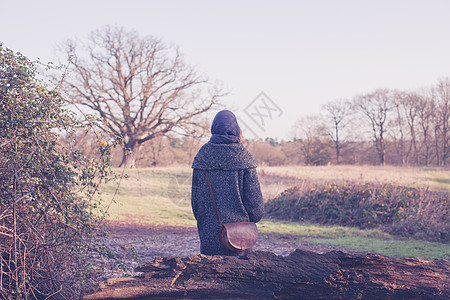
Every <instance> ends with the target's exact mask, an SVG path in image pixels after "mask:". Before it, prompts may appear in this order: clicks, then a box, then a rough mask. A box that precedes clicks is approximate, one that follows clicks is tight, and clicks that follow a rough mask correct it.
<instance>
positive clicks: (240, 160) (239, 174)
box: [191, 142, 264, 255]
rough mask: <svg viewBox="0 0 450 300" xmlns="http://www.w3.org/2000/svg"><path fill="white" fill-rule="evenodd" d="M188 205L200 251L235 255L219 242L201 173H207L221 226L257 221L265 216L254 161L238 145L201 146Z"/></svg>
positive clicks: (206, 186) (196, 158) (210, 202)
mask: <svg viewBox="0 0 450 300" xmlns="http://www.w3.org/2000/svg"><path fill="white" fill-rule="evenodd" d="M192 168H193V169H194V170H193V176H192V194H191V204H192V211H193V213H194V216H195V219H196V220H197V229H198V234H199V237H200V252H201V253H202V254H206V255H235V253H233V252H230V251H227V250H226V249H225V248H224V247H223V246H222V245H221V244H220V242H219V224H218V221H217V217H216V214H215V211H214V207H213V203H212V200H211V196H210V192H209V187H208V183H207V181H206V176H205V173H204V170H208V174H209V178H210V182H211V186H212V189H213V193H214V198H215V200H216V204H217V210H218V211H219V215H220V218H221V221H222V222H223V223H231V222H244V221H251V222H258V221H259V220H261V218H262V216H263V214H264V204H263V198H262V194H261V189H260V185H259V181H258V176H257V174H256V162H255V160H254V158H253V156H252V155H251V154H250V152H248V150H247V149H245V148H244V146H243V145H242V144H241V143H231V144H214V143H211V142H210V143H207V144H205V145H203V147H202V148H201V149H200V151H199V152H198V153H197V156H196V157H195V159H194V162H193V164H192Z"/></svg>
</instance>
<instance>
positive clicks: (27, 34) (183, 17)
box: [0, 0, 450, 139]
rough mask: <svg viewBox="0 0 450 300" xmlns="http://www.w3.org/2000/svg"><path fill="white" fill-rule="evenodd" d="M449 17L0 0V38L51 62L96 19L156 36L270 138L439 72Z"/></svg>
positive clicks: (372, 4) (398, 4)
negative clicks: (325, 109) (354, 100)
mask: <svg viewBox="0 0 450 300" xmlns="http://www.w3.org/2000/svg"><path fill="white" fill-rule="evenodd" d="M449 16H450V1H434V0H428V1H425V0H424V1H413V0H409V1H406V0H404V1H395V0H390V1H385V0H377V1H336V0H335V1H332V0H330V1H242V0H241V1H221V2H219V1H187V0H184V1H149V0H145V1H144V0H142V1H137V0H136V1H133V0H128V1H123V0H121V1H116V0H90V1H85V0H78V1H62V0H59V1H45V0H40V1H36V0H34V1H20V0H15V1H11V0H0V41H2V42H3V43H4V46H6V47H8V48H11V49H13V50H14V51H19V52H22V53H23V54H25V55H26V56H28V57H29V58H31V59H35V58H36V57H39V58H41V60H43V61H56V58H55V48H56V46H57V45H58V43H61V42H63V41H64V40H66V39H67V38H74V37H77V38H79V39H81V40H83V39H86V37H87V35H88V33H89V32H90V31H92V30H94V29H97V28H99V27H101V26H103V25H107V24H110V25H119V26H124V27H125V28H128V29H135V30H137V31H138V32H139V33H140V34H141V35H153V36H156V37H159V38H162V39H163V40H164V41H165V42H166V43H172V44H175V45H178V46H179V47H180V49H181V51H182V52H183V54H184V56H185V57H186V59H187V61H188V62H189V63H191V64H194V65H197V66H198V67H199V68H200V70H202V72H204V73H205V74H207V75H208V77H209V78H210V79H211V80H217V81H220V82H222V83H223V85H224V86H225V87H226V88H227V89H228V90H230V91H231V94H230V95H229V96H227V97H226V99H224V102H225V104H226V105H227V106H228V107H229V108H230V109H232V110H233V111H234V112H235V113H236V114H237V115H238V117H239V119H240V120H241V123H242V124H241V127H244V132H245V134H246V136H247V137H253V135H257V136H259V137H266V136H270V137H278V138H279V139H281V138H289V137H290V136H289V133H290V132H291V128H292V126H293V124H294V123H295V121H296V120H297V119H299V118H301V117H302V116H306V115H308V114H317V113H319V112H320V108H321V105H322V104H324V103H326V102H328V101H333V100H335V99H341V98H351V97H353V96H355V95H357V94H361V93H366V92H371V91H373V90H374V89H376V88H396V89H401V90H411V89H416V88H422V87H428V86H431V85H433V84H435V83H436V82H437V80H438V79H439V78H443V77H447V76H450V35H449V34H450V17H449ZM261 92H264V95H263V94H261ZM258 96H260V97H259V98H257V97H258ZM267 97H268V99H267ZM264 101H266V102H265V103H266V105H267V106H265V105H264ZM267 108H269V110H267ZM256 109H259V113H260V114H261V115H266V116H269V113H271V116H272V119H270V118H268V117H258V116H257V115H256V114H255V113H256V112H257V111H256Z"/></svg>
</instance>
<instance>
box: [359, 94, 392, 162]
mask: <svg viewBox="0 0 450 300" xmlns="http://www.w3.org/2000/svg"><path fill="white" fill-rule="evenodd" d="M353 103H354V108H355V109H356V110H357V111H358V112H360V113H361V114H363V115H364V116H365V117H366V118H367V120H368V121H369V123H370V127H371V130H372V136H373V140H374V142H375V149H376V151H377V154H378V158H379V162H380V164H381V165H385V163H386V142H385V134H386V132H387V127H388V116H389V114H390V112H391V111H392V109H393V107H394V106H393V92H392V91H390V90H387V89H378V90H375V91H374V92H373V93H370V94H365V95H362V96H357V97H355V99H354V102H353Z"/></svg>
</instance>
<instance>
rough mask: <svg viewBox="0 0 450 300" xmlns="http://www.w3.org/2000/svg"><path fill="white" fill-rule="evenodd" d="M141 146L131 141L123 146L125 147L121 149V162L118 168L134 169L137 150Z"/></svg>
mask: <svg viewBox="0 0 450 300" xmlns="http://www.w3.org/2000/svg"><path fill="white" fill-rule="evenodd" d="M141 146H142V144H139V143H138V142H137V141H135V140H132V141H129V142H128V143H126V144H125V147H124V148H123V149H122V150H123V154H122V161H121V163H120V165H119V167H123V166H124V165H125V166H126V167H127V168H130V169H132V168H136V158H137V155H138V153H139V149H140V148H141Z"/></svg>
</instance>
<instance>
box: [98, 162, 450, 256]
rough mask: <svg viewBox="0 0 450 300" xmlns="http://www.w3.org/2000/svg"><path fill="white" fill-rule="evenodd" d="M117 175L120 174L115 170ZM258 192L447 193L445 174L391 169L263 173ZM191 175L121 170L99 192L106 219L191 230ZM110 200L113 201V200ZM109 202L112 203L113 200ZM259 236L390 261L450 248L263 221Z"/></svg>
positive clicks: (179, 170) (374, 233) (373, 233)
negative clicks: (318, 186) (374, 186)
mask: <svg viewBox="0 0 450 300" xmlns="http://www.w3.org/2000/svg"><path fill="white" fill-rule="evenodd" d="M115 171H116V172H117V173H119V174H120V173H122V170H119V169H117V170H115ZM259 171H260V173H259V176H260V181H261V188H262V190H263V195H264V198H265V200H268V199H270V198H273V197H274V196H275V195H276V194H278V193H280V192H282V191H284V190H285V189H286V188H288V187H290V186H293V185H296V184H301V183H302V181H304V180H317V181H325V182H330V181H345V180H359V181H364V182H391V183H398V184H403V185H410V186H415V187H426V186H428V187H430V188H431V189H438V190H448V191H450V182H449V181H450V178H449V172H448V171H439V170H426V169H414V168H395V167H359V166H336V167H335V166H330V167H263V168H260V170H259ZM191 172H192V171H191V169H190V168H188V167H186V168H184V167H168V168H145V169H133V170H125V172H124V174H125V175H124V176H123V178H122V181H121V183H120V187H119V189H117V190H116V185H114V184H113V183H112V182H110V183H107V184H105V185H104V186H103V188H102V198H103V199H104V200H103V201H104V204H105V206H109V210H108V213H109V217H108V218H109V219H111V220H119V221H126V222H135V223H149V224H159V225H173V226H189V227H193V226H195V225H196V222H195V219H194V217H193V215H192V211H191V207H190V186H191ZM114 195H115V196H114ZM113 197H114V199H113ZM258 227H259V230H260V231H261V232H263V233H285V234H295V235H298V236H299V239H301V240H305V241H307V242H309V243H322V244H330V245H337V246H342V247H346V248H349V249H355V250H361V251H373V252H377V253H380V254H384V255H390V256H403V257H409V256H417V257H422V258H428V259H434V258H449V257H450V245H447V244H441V243H431V242H425V241H417V240H399V239H398V238H395V237H393V236H391V235H389V234H386V233H383V232H381V231H380V230H360V229H357V228H348V227H342V226H319V225H308V224H300V223H293V222H279V221H273V220H267V219H265V220H263V221H262V222H260V223H258Z"/></svg>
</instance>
